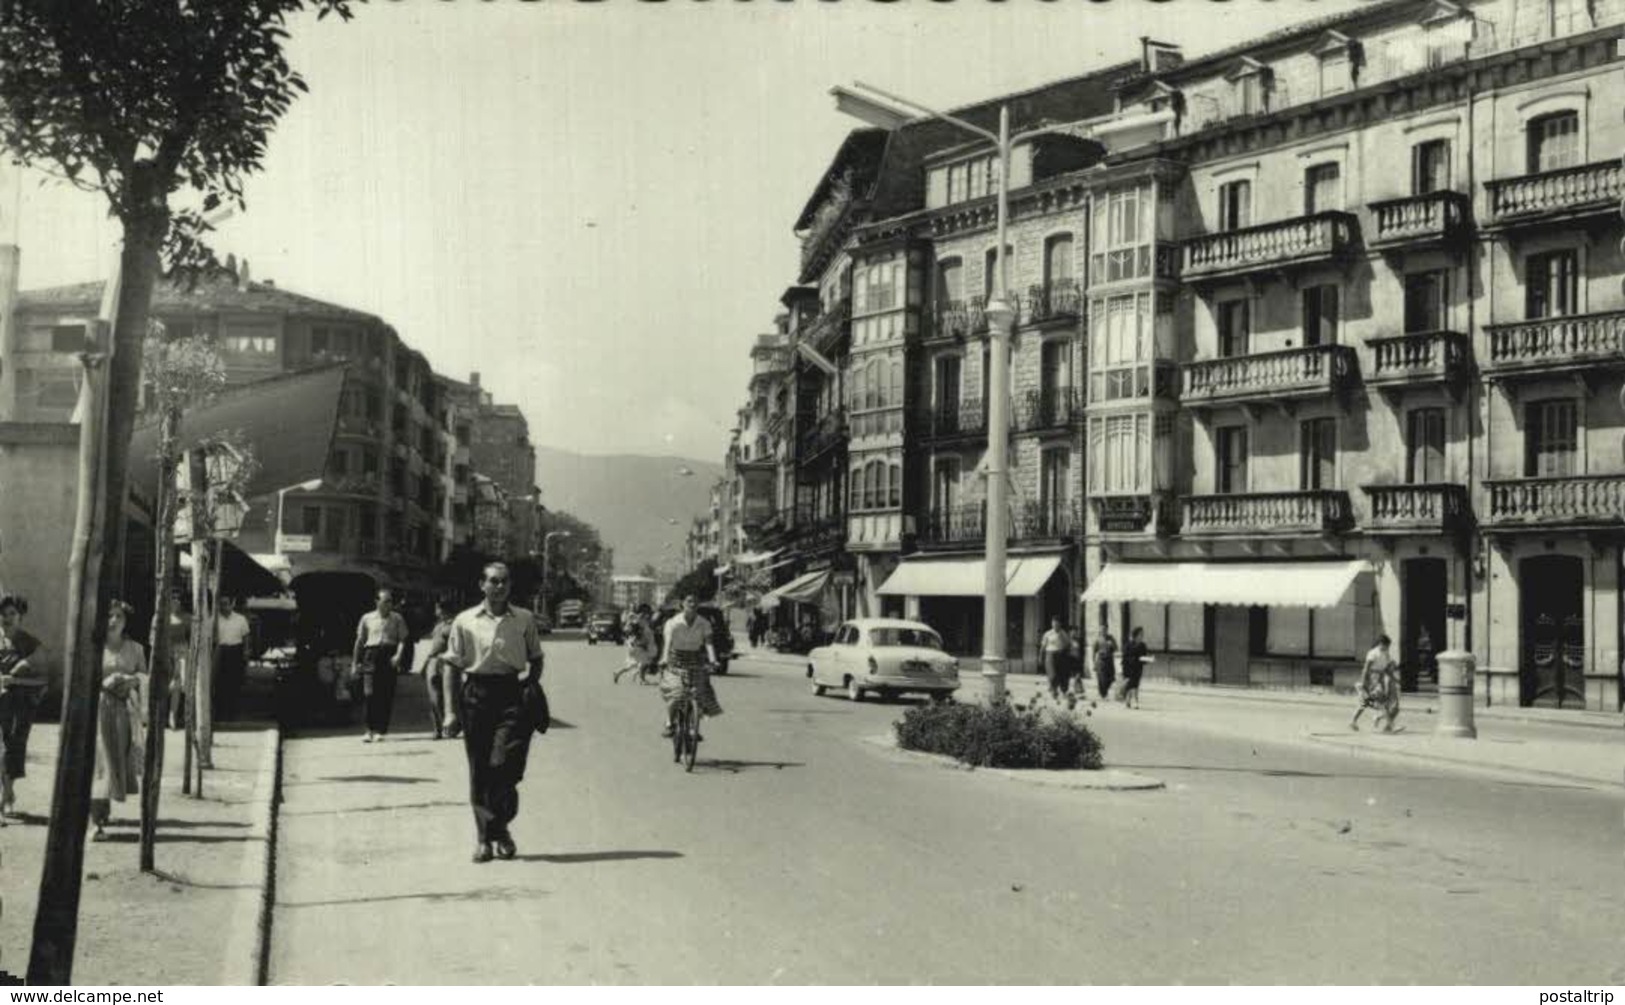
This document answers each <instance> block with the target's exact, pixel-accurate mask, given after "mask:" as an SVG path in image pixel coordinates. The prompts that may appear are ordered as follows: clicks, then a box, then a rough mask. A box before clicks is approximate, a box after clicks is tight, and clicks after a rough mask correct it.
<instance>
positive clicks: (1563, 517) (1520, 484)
mask: <svg viewBox="0 0 1625 1005" xmlns="http://www.w3.org/2000/svg"><path fill="white" fill-rule="evenodd" d="M1484 485H1485V487H1486V488H1487V489H1488V490H1489V494H1490V512H1489V520H1488V523H1489V525H1490V526H1492V527H1500V528H1505V527H1512V526H1533V527H1550V526H1568V525H1597V524H1601V525H1607V526H1615V527H1617V526H1619V525H1621V524H1625V474H1613V475H1569V476H1566V477H1555V478H1508V479H1496V480H1486V481H1485V482H1484Z"/></svg>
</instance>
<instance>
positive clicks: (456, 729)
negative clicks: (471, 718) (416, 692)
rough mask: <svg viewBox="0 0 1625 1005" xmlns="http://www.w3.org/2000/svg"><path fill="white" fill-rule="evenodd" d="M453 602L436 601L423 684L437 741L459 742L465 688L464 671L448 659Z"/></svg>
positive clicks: (426, 638) (424, 660)
mask: <svg viewBox="0 0 1625 1005" xmlns="http://www.w3.org/2000/svg"><path fill="white" fill-rule="evenodd" d="M451 621H452V614H451V601H449V600H447V599H446V598H444V597H440V598H437V599H436V600H435V602H434V627H433V628H431V629H429V634H428V635H427V636H426V637H425V640H424V641H425V642H427V643H428V645H427V648H428V655H427V656H425V657H424V659H423V683H424V687H425V688H426V689H427V690H428V692H429V714H430V715H431V716H433V717H434V738H435V739H436V740H438V739H440V738H442V737H447V736H449V737H451V738H452V739H456V738H457V737H458V736H459V735H460V734H461V733H462V731H463V729H462V724H461V723H460V722H459V721H458V719H457V697H458V695H459V693H460V692H461V689H462V684H463V672H462V670H460V669H458V668H457V667H456V666H454V665H452V664H450V663H447V662H446V661H445V659H444V656H445V654H446V648H447V646H449V645H450V644H451Z"/></svg>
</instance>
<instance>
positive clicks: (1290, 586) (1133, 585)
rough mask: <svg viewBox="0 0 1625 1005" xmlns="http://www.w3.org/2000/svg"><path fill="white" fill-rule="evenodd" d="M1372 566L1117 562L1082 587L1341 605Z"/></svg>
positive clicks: (1210, 600) (1104, 592)
mask: <svg viewBox="0 0 1625 1005" xmlns="http://www.w3.org/2000/svg"><path fill="white" fill-rule="evenodd" d="M1370 571H1371V567H1370V566H1369V565H1367V564H1366V563H1365V562H1361V561H1338V562H1113V563H1112V564H1111V565H1108V566H1106V568H1105V569H1103V570H1102V571H1101V573H1100V575H1099V576H1098V577H1096V579H1095V581H1094V582H1093V583H1090V584H1089V588H1088V589H1086V590H1084V591H1083V600H1084V603H1093V602H1095V601H1104V600H1117V601H1122V600H1139V601H1144V602H1146V603H1152V604H1228V605H1233V606H1238V607H1252V606H1258V607H1336V606H1337V605H1338V604H1340V603H1342V602H1343V601H1344V599H1345V598H1346V597H1347V596H1348V593H1349V588H1350V587H1351V586H1352V585H1353V584H1354V578H1355V577H1356V576H1358V575H1359V574H1360V573H1362V572H1370Z"/></svg>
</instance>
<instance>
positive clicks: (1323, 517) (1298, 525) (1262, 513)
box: [1180, 489, 1353, 535]
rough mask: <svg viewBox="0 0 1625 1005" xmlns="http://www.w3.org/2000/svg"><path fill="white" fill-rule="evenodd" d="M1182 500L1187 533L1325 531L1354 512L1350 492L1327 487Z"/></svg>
mask: <svg viewBox="0 0 1625 1005" xmlns="http://www.w3.org/2000/svg"><path fill="white" fill-rule="evenodd" d="M1180 503H1181V505H1180V510H1181V514H1180V527H1181V533H1183V534H1187V535H1204V534H1235V535H1247V534H1325V533H1330V532H1334V531H1338V530H1342V529H1343V528H1345V527H1347V526H1348V524H1349V522H1350V520H1351V518H1352V513H1353V511H1352V510H1351V509H1350V507H1349V494H1348V493H1347V492H1343V491H1338V490H1324V489H1312V490H1307V491H1301V492H1243V493H1236V494H1233V495H1209V496H1185V497H1184V498H1183V499H1181V500H1180Z"/></svg>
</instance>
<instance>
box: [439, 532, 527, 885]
mask: <svg viewBox="0 0 1625 1005" xmlns="http://www.w3.org/2000/svg"><path fill="white" fill-rule="evenodd" d="M509 576H510V574H509V572H508V567H507V566H506V565H503V564H502V563H501V562H493V563H491V564H490V565H487V566H486V567H485V570H484V572H483V573H481V575H480V590H481V592H483V593H484V594H485V600H484V602H482V603H481V604H479V606H477V607H471V608H469V609H468V610H466V611H464V612H463V613H461V614H459V615H457V618H456V620H454V621H453V622H452V625H451V635H450V642H449V644H448V645H447V647H446V655H445V657H444V658H445V660H446V661H447V662H449V663H451V664H452V665H453V666H456V667H460V668H461V669H462V671H463V693H462V709H461V716H462V723H463V750H464V752H465V753H467V755H468V789H469V803H470V804H471V805H472V806H473V808H474V834H475V844H474V861H475V862H489V861H491V855H492V852H493V850H494V851H495V853H496V855H497V856H498V857H499V858H505V859H509V858H513V857H514V855H516V854H518V849H517V847H516V846H515V844H514V840H513V835H512V833H510V832H509V829H508V826H509V824H511V823H512V822H513V819H514V817H515V816H517V815H518V813H519V782H520V780H521V779H523V778H524V777H525V760H526V759H527V758H528V757H529V756H530V736H531V732H532V731H533V730H534V729H535V725H536V724H535V723H533V722H531V721H530V720H529V718H528V717H527V716H526V715H525V711H524V694H525V689H526V688H530V687H540V686H541V681H542V664H543V662H544V659H543V655H542V639H541V635H540V633H539V632H538V631H537V629H536V619H535V617H534V616H533V615H532V614H531V613H530V612H529V611H527V610H525V609H523V608H520V607H514V606H512V605H511V604H509V603H508V590H509ZM526 671H528V672H529V676H528V677H527V678H526V679H525V680H524V681H521V680H520V679H519V675H520V674H522V673H525V672H526Z"/></svg>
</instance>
